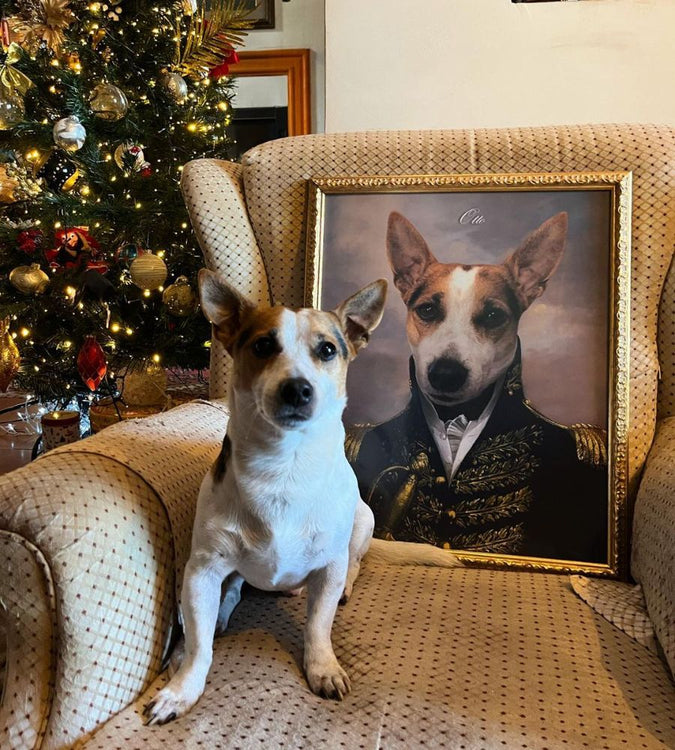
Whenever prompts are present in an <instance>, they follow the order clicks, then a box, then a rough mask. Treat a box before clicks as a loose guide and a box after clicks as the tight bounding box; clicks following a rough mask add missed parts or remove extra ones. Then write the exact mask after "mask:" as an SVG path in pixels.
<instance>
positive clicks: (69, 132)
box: [52, 116, 87, 151]
mask: <svg viewBox="0 0 675 750" xmlns="http://www.w3.org/2000/svg"><path fill="white" fill-rule="evenodd" d="M52 133H53V135H54V143H55V144H56V145H57V146H59V147H60V148H62V149H64V150H65V151H79V150H80V149H81V148H82V146H84V141H85V138H86V137H87V131H86V130H85V129H84V125H82V123H81V122H80V120H79V118H78V117H75V116H73V117H64V118H63V119H61V120H59V121H58V122H57V123H56V124H55V125H54V130H53V131H52Z"/></svg>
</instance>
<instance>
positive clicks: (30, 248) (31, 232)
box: [16, 229, 44, 255]
mask: <svg viewBox="0 0 675 750" xmlns="http://www.w3.org/2000/svg"><path fill="white" fill-rule="evenodd" d="M43 239H44V235H43V234H42V231H41V230H40V229H24V230H23V232H19V234H18V236H17V238H16V245H17V247H18V248H19V250H21V251H22V252H24V253H26V255H34V254H35V252H36V251H37V250H39V249H40V248H41V247H42V240H43Z"/></svg>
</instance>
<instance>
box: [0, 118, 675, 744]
mask: <svg viewBox="0 0 675 750" xmlns="http://www.w3.org/2000/svg"><path fill="white" fill-rule="evenodd" d="M593 170H596V171H607V170H631V171H632V172H633V175H634V208H633V259H632V275H633V305H632V322H631V327H632V339H631V354H630V360H631V361H630V367H631V391H630V435H629V439H630V464H629V472H630V486H631V504H632V503H633V502H636V504H635V512H634V525H633V533H632V566H631V570H632V575H633V577H634V579H635V580H636V581H637V582H639V583H640V584H641V588H635V587H634V586H632V585H630V584H621V583H611V582H609V583H607V582H602V583H600V584H599V583H597V582H594V581H592V580H585V581H581V582H577V589H578V590H579V591H582V592H583V593H584V596H585V598H586V599H587V600H588V601H589V602H591V603H593V604H594V606H595V610H594V609H592V608H591V607H590V606H589V605H588V604H587V603H586V602H585V601H583V600H582V599H581V598H580V597H579V596H577V595H576V594H575V593H574V591H573V590H572V587H571V585H570V579H569V577H568V576H564V575H554V574H543V573H537V572H515V571H500V570H494V569H475V568H467V569H459V570H450V571H448V570H438V569H431V568H414V567H408V568H401V567H398V568H396V567H393V566H386V565H376V564H374V563H370V564H368V563H367V562H366V564H365V565H364V569H363V573H362V576H361V578H360V579H359V581H358V582H357V587H356V591H355V595H354V597H353V599H352V600H351V601H350V603H349V604H348V605H347V606H346V607H344V608H341V609H340V611H339V613H338V616H337V618H336V622H335V626H334V643H335V648H336V652H337V654H338V656H339V658H340V659H341V661H342V663H343V664H344V665H345V668H346V669H347V670H348V671H349V672H350V673H351V676H352V682H353V686H354V687H353V692H352V693H351V694H350V695H349V696H348V697H347V698H346V699H345V701H343V702H342V703H334V702H330V701H324V700H322V699H320V698H317V697H316V696H314V695H312V694H311V693H310V692H309V690H308V689H307V688H306V685H305V682H304V678H303V676H302V670H301V661H302V660H301V656H300V654H301V641H302V623H303V619H304V614H303V609H304V604H303V601H302V599H298V598H285V597H276V596H272V595H268V594H261V593H257V592H254V591H250V592H248V593H247V594H246V595H245V597H244V600H243V602H242V604H241V605H240V607H239V608H238V610H237V611H236V612H235V615H234V617H233V620H232V623H231V632H230V633H228V634H227V635H226V636H225V637H223V638H221V639H219V640H218V641H217V642H216V644H215V647H214V663H213V668H212V672H211V676H210V678H209V681H208V683H207V689H206V692H205V694H204V696H203V697H202V699H201V700H200V702H199V703H198V704H197V706H196V707H195V708H194V709H193V711H192V712H191V713H190V714H189V715H188V716H186V717H184V718H182V719H180V720H178V721H176V722H173V723H171V724H167V725H165V726H162V727H150V728H148V727H145V726H144V725H143V722H142V717H141V713H140V712H141V709H142V706H143V704H144V703H145V702H146V701H147V700H148V699H149V698H150V697H151V695H152V694H153V693H154V692H155V691H156V690H157V689H158V688H159V686H160V685H161V684H163V680H164V679H165V678H164V676H163V675H161V670H162V665H163V660H164V658H165V656H166V653H167V651H168V648H169V645H170V643H171V639H172V637H173V636H174V635H175V625H174V623H175V603H176V587H177V585H179V583H180V575H181V571H182V568H183V565H184V563H185V561H186V558H187V555H188V552H189V540H190V532H191V522H192V518H193V510H194V504H195V500H196V497H197V490H198V486H199V483H200V481H201V478H202V476H203V475H204V473H205V472H206V471H207V468H208V466H209V464H210V462H211V461H212V460H213V459H214V457H215V455H216V454H217V452H218V449H219V445H220V441H221V440H222V436H223V434H224V431H225V427H226V422H227V411H226V408H225V406H224V405H223V402H222V401H220V400H219V399H221V398H222V397H223V396H224V395H225V384H226V377H227V363H226V360H225V355H224V354H223V352H222V351H221V350H220V349H219V348H218V347H216V346H214V348H213V353H212V366H211V388H212V394H211V395H212V398H213V399H214V400H213V401H210V402H194V403H191V404H188V405H185V406H181V407H178V408H176V409H174V410H171V411H169V412H166V413H164V414H161V415H159V416H156V417H152V418H148V419H145V420H139V421H135V422H128V423H122V424H119V425H115V426H113V427H110V428H108V429H106V430H104V431H103V432H102V433H100V434H98V435H96V436H95V437H93V438H90V439H88V440H85V441H81V442H80V443H77V444H74V445H71V446H67V447H63V448H60V449H57V450H55V451H53V452H51V453H49V454H47V455H46V456H44V457H42V458H40V459H39V460H38V461H36V462H35V463H34V464H31V465H30V466H28V467H26V468H24V469H20V470H18V471H15V472H13V473H11V474H9V475H7V476H5V477H2V478H1V479H0V559H1V560H2V567H1V568H0V570H1V572H2V575H0V621H1V623H2V629H1V631H2V636H3V639H4V640H5V646H6V648H4V649H3V650H2V653H3V662H2V663H1V664H0V674H2V680H3V682H2V690H3V696H2V707H1V710H0V726H1V727H2V729H1V731H2V735H1V737H0V745H1V746H2V747H3V748H29V747H31V748H32V747H41V748H62V747H68V746H71V745H72V744H75V743H79V744H81V746H83V747H87V748H113V747H124V748H134V747H139V748H140V747H143V748H147V747H157V748H167V747H197V746H203V747H258V746H261V745H263V744H264V745H265V746H266V747H293V748H296V747H306V748H314V747H347V748H354V747H367V748H410V747H419V746H436V747H454V748H460V747H470V748H497V747H509V748H513V747H526V748H543V747H548V748H562V747H563V746H564V747H575V748H577V747H590V748H616V747H624V746H625V747H629V748H636V747H644V748H667V747H674V746H675V688H674V687H673V682H672V679H671V670H673V669H674V668H675V562H674V556H673V538H674V531H675V473H674V471H673V466H674V465H675V318H674V315H673V307H674V304H675V271H673V270H672V269H671V259H672V256H673V247H674V244H675V131H674V130H671V129H668V128H665V127H651V126H583V127H562V128H533V129H521V130H482V131H478V130H476V131H468V130H466V131H434V132H378V133H359V134H345V135H316V136H307V137H300V138H289V139H285V140H281V141H275V142H272V143H268V144H265V145H263V146H261V147H258V148H256V149H254V150H252V151H250V152H249V153H248V154H246V155H245V157H244V159H243V163H242V164H241V165H237V164H232V163H228V162H219V161H198V162H194V163H191V164H188V165H187V166H186V167H185V170H184V173H183V190H184V194H185V198H186V201H187V203H188V205H189V208H190V213H191V216H192V221H193V224H194V228H195V231H196V232H197V236H198V238H199V241H200V243H201V245H202V247H203V250H204V255H205V260H206V264H207V265H208V266H210V267H212V268H215V269H218V270H220V271H222V272H223V273H224V274H226V275H227V276H228V277H229V279H230V280H231V281H233V282H234V283H235V284H237V285H238V286H239V288H240V289H241V290H242V291H243V292H244V293H246V294H248V295H249V296H250V297H251V298H253V299H257V300H260V301H264V302H268V301H270V300H272V299H273V300H275V301H280V302H284V303H286V304H289V305H300V304H301V303H302V291H303V255H304V242H305V232H306V189H305V180H306V178H308V177H310V176H312V175H317V174H321V175H338V174H340V175H344V174H354V175H357V174H358V175H361V174H387V173H389V174H402V173H404V174H410V173H415V174H425V173H453V172H462V173H470V172H531V171H551V172H564V171H593ZM669 269H670V270H669ZM636 498H637V500H636ZM643 597H644V598H643ZM596 610H597V611H596ZM598 611H600V612H602V614H599V613H598ZM603 615H604V616H603ZM618 626H620V627H618Z"/></svg>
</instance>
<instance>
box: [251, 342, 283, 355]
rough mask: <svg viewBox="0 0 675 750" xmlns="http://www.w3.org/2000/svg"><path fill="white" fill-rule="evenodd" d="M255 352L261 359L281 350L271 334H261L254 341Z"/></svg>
mask: <svg viewBox="0 0 675 750" xmlns="http://www.w3.org/2000/svg"><path fill="white" fill-rule="evenodd" d="M251 348H252V349H253V353H254V354H255V356H256V357H260V359H267V357H271V356H272V355H273V354H276V353H277V352H278V351H279V346H278V345H277V341H276V339H274V338H272V337H271V336H261V337H260V338H259V339H256V340H255V341H254V342H253V346H252V347H251Z"/></svg>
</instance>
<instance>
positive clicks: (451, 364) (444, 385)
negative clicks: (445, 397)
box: [427, 357, 469, 393]
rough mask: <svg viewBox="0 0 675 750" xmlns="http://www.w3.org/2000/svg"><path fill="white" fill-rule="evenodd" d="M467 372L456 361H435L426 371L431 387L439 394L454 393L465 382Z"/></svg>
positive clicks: (446, 359)
mask: <svg viewBox="0 0 675 750" xmlns="http://www.w3.org/2000/svg"><path fill="white" fill-rule="evenodd" d="M468 374H469V371H468V370H467V369H466V367H464V365H463V364H462V363H461V362H459V361H457V360H456V359H450V358H446V357H443V358H441V359H435V360H434V361H433V362H432V363H431V364H430V365H429V369H428V370H427V377H428V378H429V383H430V384H431V387H432V388H433V389H434V390H435V391H438V392H440V393H454V392H455V391H458V390H459V389H460V388H461V387H462V386H463V385H464V383H465V382H466V378H467V375H468Z"/></svg>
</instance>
